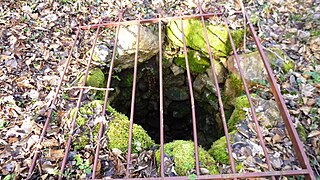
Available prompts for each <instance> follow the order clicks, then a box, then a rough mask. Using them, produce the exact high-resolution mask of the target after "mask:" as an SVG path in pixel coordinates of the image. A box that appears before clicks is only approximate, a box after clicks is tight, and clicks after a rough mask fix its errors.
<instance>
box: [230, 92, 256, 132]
mask: <svg viewBox="0 0 320 180" xmlns="http://www.w3.org/2000/svg"><path fill="white" fill-rule="evenodd" d="M251 97H256V95H255V94H251ZM234 106H235V109H234V111H233V113H232V115H231V117H230V119H229V120H228V129H229V130H230V131H233V130H234V129H235V125H236V124H237V122H238V121H241V120H244V119H245V118H246V111H245V110H244V108H249V107H250V105H249V101H248V98H247V96H246V95H243V96H240V97H237V98H236V99H235V104H234Z"/></svg>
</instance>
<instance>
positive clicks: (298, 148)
mask: <svg viewBox="0 0 320 180" xmlns="http://www.w3.org/2000/svg"><path fill="white" fill-rule="evenodd" d="M198 8H199V9H200V14H198V15H188V16H182V13H180V16H178V17H161V18H154V19H141V18H139V19H138V20H133V21H126V22H123V21H122V20H123V18H122V14H123V12H124V11H120V12H119V21H118V22H108V23H101V21H99V23H98V24H95V25H90V26H79V28H78V30H77V33H76V38H75V40H74V43H73V45H72V48H71V50H70V52H69V56H68V59H67V62H66V64H65V67H64V71H63V74H62V75H61V79H60V81H59V83H58V87H57V90H56V94H55V97H54V100H53V102H52V105H51V106H50V109H49V113H48V116H47V120H46V122H45V125H44V128H43V130H42V133H41V136H40V139H39V144H40V143H41V142H42V141H43V139H44V137H45V133H46V130H47V127H48V125H49V122H50V119H51V115H52V111H53V110H54V107H55V104H56V103H57V97H58V94H59V91H60V88H61V84H62V82H63V77H64V75H65V73H66V70H67V68H68V65H69V63H70V60H71V57H72V51H73V49H74V47H75V45H76V42H77V39H78V37H79V31H80V30H81V29H95V28H97V30H96V35H95V39H94V44H93V46H92V53H91V55H90V59H89V62H88V64H87V68H86V72H85V76H84V81H83V82H82V86H85V81H86V79H87V76H88V73H89V70H90V65H91V61H92V56H93V54H94V50H95V46H96V42H97V38H98V34H99V31H100V28H101V27H112V26H116V27H117V30H116V31H117V32H116V38H115V44H114V49H113V54H112V60H111V65H110V69H109V76H108V81H107V89H106V95H105V101H104V107H103V108H104V109H105V108H106V107H107V101H108V95H109V92H108V90H109V87H110V82H111V76H112V70H113V62H114V59H115V52H116V48H117V41H118V36H119V29H120V26H121V25H130V24H137V25H138V36H137V44H136V54H135V64H134V81H133V87H132V100H131V115H130V132H129V138H128V157H127V169H126V177H127V178H128V177H129V172H130V171H129V167H130V158H131V156H130V155H131V150H132V149H131V145H132V144H131V143H132V127H133V114H134V101H135V86H136V75H137V60H138V50H139V40H140V38H139V37H140V25H141V24H142V23H159V45H160V46H159V48H160V49H159V50H160V54H159V76H160V79H159V82H160V87H159V88H160V145H161V147H160V154H161V167H160V174H161V178H162V179H163V178H169V179H186V178H187V177H164V152H163V151H164V150H163V146H164V132H163V123H164V119H163V85H162V82H163V79H162V78H163V77H162V76H163V74H162V47H161V39H162V38H161V22H162V21H168V20H180V22H181V28H182V40H183V44H184V47H183V51H184V54H185V60H186V69H187V76H188V83H189V91H190V99H191V109H192V122H193V134H194V147H195V159H196V174H197V177H196V179H230V178H234V179H236V178H253V177H272V178H273V179H275V176H280V177H281V176H294V175H306V178H307V179H312V180H314V179H315V176H314V174H313V171H312V169H311V166H310V164H309V161H308V158H307V156H306V154H305V152H304V150H303V146H302V143H301V142H300V140H299V137H298V135H297V132H296V130H295V128H294V126H293V123H292V121H291V119H290V116H289V113H288V110H287V108H286V106H285V104H284V101H283V98H282V96H281V94H280V91H279V89H278V88H277V87H276V80H275V78H274V75H273V73H272V70H271V68H270V65H269V63H268V60H267V58H266V55H265V53H264V51H263V49H262V45H261V43H260V41H259V39H258V38H257V36H256V33H255V30H254V28H253V25H252V24H251V22H250V20H249V17H248V15H247V14H245V18H246V19H247V22H248V25H249V29H250V32H251V34H252V36H253V38H254V41H255V43H256V45H257V47H258V50H259V53H260V55H261V57H262V59H263V63H264V65H265V68H266V70H267V73H268V77H269V83H270V85H271V90H272V92H273V94H274V96H275V99H276V102H277V104H278V107H279V109H280V112H281V115H282V118H283V120H284V122H285V125H286V129H287V130H288V133H289V137H290V139H291V141H292V142H293V146H294V149H295V152H296V153H297V155H298V160H299V163H300V165H301V167H302V168H303V169H302V170H287V171H273V170H272V167H271V164H270V159H269V156H268V153H267V149H266V147H265V144H264V141H263V136H262V134H261V131H260V127H259V124H258V122H257V118H256V115H255V111H254V107H253V103H252V100H251V97H250V94H249V90H248V88H247V85H246V83H245V81H244V75H243V71H242V69H241V67H240V64H239V58H238V56H237V52H236V49H235V46H234V43H233V40H232V37H231V34H230V30H229V27H228V23H227V22H226V23H225V24H226V27H227V29H228V35H229V39H230V43H231V44H232V49H233V52H234V55H235V57H236V61H237V64H238V68H239V72H240V75H241V78H242V81H243V84H244V86H245V90H246V95H247V98H248V100H249V104H250V109H251V112H252V118H253V120H254V122H255V124H256V126H257V131H258V136H259V140H260V142H261V146H262V148H263V151H264V154H265V157H266V161H267V164H268V170H269V171H267V172H257V173H242V174H237V173H236V171H235V164H234V160H233V158H232V149H231V145H230V139H229V134H228V129H227V125H226V120H225V115H224V110H223V103H222V99H221V93H220V89H219V85H218V81H217V75H216V72H215V69H214V63H213V57H212V53H211V50H210V47H209V39H208V34H207V32H206V28H205V23H204V19H205V18H208V17H211V16H219V15H223V13H206V14H203V10H202V8H201V5H200V3H199V2H198ZM236 13H242V12H241V11H239V12H236ZM192 18H201V22H202V26H203V28H204V33H205V39H206V44H207V49H208V52H209V57H210V63H211V68H212V73H213V75H214V80H215V82H214V83H215V86H216V89H217V94H218V100H219V107H220V108H219V109H220V113H221V117H222V121H223V126H224V131H225V135H226V139H227V147H228V152H229V159H230V163H231V169H232V172H233V173H232V174H220V175H206V176H200V171H199V159H198V143H197V133H196V116H195V105H194V97H193V90H192V82H191V75H190V67H189V63H188V57H187V47H186V40H185V35H184V29H183V21H182V20H183V19H192ZM80 89H81V90H80V94H79V97H78V101H77V106H76V113H75V116H74V117H73V120H72V125H71V132H70V136H69V138H68V141H67V144H66V149H65V150H66V151H65V154H64V158H63V161H62V165H61V169H60V176H59V179H62V176H61V174H63V171H64V168H65V165H66V161H67V156H68V152H69V150H70V144H71V142H72V134H73V132H74V128H75V121H76V118H77V115H78V111H79V108H80V105H81V99H82V96H83V92H84V89H85V88H80ZM102 114H103V116H104V115H105V111H102ZM102 131H103V123H102V122H100V129H99V134H98V140H97V147H96V154H95V158H94V165H93V175H92V179H95V176H96V168H97V163H98V159H99V149H100V141H101V137H102ZM38 147H39V146H37V148H36V150H35V154H34V156H33V160H32V164H31V166H30V168H29V175H28V177H29V178H30V177H31V175H32V173H33V170H34V167H35V163H36V161H37V158H38V153H39V148H38ZM136 179H139V178H136ZM152 179H157V178H152Z"/></svg>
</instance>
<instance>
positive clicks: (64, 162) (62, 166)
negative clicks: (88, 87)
mask: <svg viewBox="0 0 320 180" xmlns="http://www.w3.org/2000/svg"><path fill="white" fill-rule="evenodd" d="M100 24H101V21H100V20H99V22H98V29H97V30H96V34H95V38H94V42H93V46H92V51H91V54H90V58H89V62H88V64H87V67H86V71H85V75H84V78H83V82H82V87H84V86H85V84H86V80H87V78H88V75H89V70H90V66H91V62H92V57H93V54H94V50H95V47H96V44H97V40H98V35H99V32H100V27H101V26H100ZM84 90H85V88H81V89H80V93H79V96H78V101H77V106H76V112H75V114H74V117H73V119H72V124H71V130H70V133H69V137H68V141H67V144H66V147H65V152H64V157H63V160H62V164H61V168H60V175H59V180H61V179H62V176H61V175H62V174H63V172H64V168H65V166H66V163H67V158H68V153H69V151H70V146H71V142H72V136H73V133H74V130H75V126H76V120H77V117H78V112H79V109H80V106H81V99H82V96H83V92H84Z"/></svg>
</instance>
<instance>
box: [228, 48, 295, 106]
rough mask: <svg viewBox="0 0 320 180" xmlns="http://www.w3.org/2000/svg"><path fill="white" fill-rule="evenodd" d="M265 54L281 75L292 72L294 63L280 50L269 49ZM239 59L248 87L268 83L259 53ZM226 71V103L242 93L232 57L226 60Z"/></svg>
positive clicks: (238, 75)
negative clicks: (227, 72)
mask: <svg viewBox="0 0 320 180" xmlns="http://www.w3.org/2000/svg"><path fill="white" fill-rule="evenodd" d="M265 53H266V56H267V58H268V60H269V63H270V65H271V67H272V68H273V69H275V70H282V72H283V73H288V72H289V71H290V70H294V68H295V64H294V61H293V60H291V59H290V58H289V57H288V56H286V55H285V54H284V52H283V51H281V50H280V49H278V48H270V49H268V50H265ZM239 59H240V65H241V68H242V70H243V72H244V77H245V79H246V82H247V84H248V86H249V87H250V86H251V85H254V84H257V83H258V84H262V85H265V83H266V82H267V81H268V76H267V72H266V70H265V68H264V64H263V61H262V59H261V57H260V54H259V52H258V51H255V52H252V53H249V54H242V55H239ZM277 68H278V69H277ZM227 69H228V71H229V72H230V73H231V75H230V76H229V78H228V79H227V80H226V85H225V89H224V95H225V96H226V97H227V98H228V100H227V102H231V101H233V99H234V98H235V97H237V96H239V95H240V94H242V93H243V92H244V89H243V84H242V83H243V82H242V80H241V77H240V73H239V71H238V66H237V63H236V60H235V58H234V56H231V57H230V58H229V59H228V61H227Z"/></svg>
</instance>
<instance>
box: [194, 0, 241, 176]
mask: <svg viewBox="0 0 320 180" xmlns="http://www.w3.org/2000/svg"><path fill="white" fill-rule="evenodd" d="M198 8H199V10H200V12H202V8H201V5H200V3H199V1H198ZM201 22H202V27H203V31H204V36H205V40H206V45H207V50H208V54H209V59H210V64H211V72H212V74H213V77H214V84H215V87H216V91H217V96H218V102H219V110H220V115H221V119H222V123H223V130H224V134H225V136H226V142H227V148H228V154H229V159H230V165H231V170H232V172H233V173H236V168H235V163H234V160H233V157H232V149H231V144H230V137H229V132H228V127H227V121H226V117H225V112H224V107H223V102H222V98H221V92H220V87H219V82H218V77H217V73H216V69H215V65H214V62H213V57H212V52H211V48H210V41H209V38H208V32H207V29H206V25H205V23H204V18H203V17H201Z"/></svg>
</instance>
